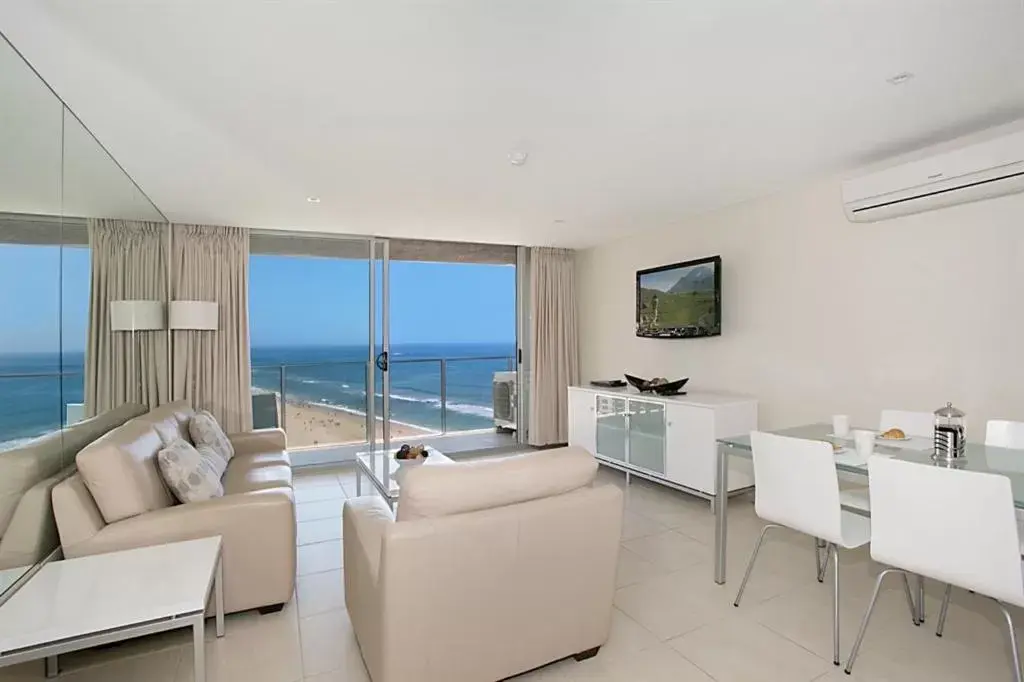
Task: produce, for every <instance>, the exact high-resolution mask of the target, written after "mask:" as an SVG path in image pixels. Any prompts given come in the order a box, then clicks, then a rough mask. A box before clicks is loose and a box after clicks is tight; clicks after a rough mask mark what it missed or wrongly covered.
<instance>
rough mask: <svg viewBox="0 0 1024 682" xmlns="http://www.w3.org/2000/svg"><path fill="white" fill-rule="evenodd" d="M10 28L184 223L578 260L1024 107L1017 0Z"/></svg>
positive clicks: (486, 4)
mask: <svg viewBox="0 0 1024 682" xmlns="http://www.w3.org/2000/svg"><path fill="white" fill-rule="evenodd" d="M0 31H3V32H4V33H5V34H6V35H7V36H8V37H9V38H10V39H11V41H12V42H13V43H14V44H15V45H16V46H17V47H18V48H19V49H20V50H21V51H22V52H23V53H24V54H25V55H26V57H27V58H28V59H29V60H30V61H31V62H32V63H33V64H34V65H35V66H36V67H37V68H38V69H39V71H40V72H41V73H42V74H43V76H44V77H45V78H46V79H47V80H48V81H49V82H50V84H51V85H53V87H54V88H55V89H56V90H57V91H58V92H59V93H60V94H61V95H62V96H63V97H64V99H65V100H66V101H67V102H68V103H69V105H70V106H71V107H72V109H74V110H75V112H76V113H77V114H78V115H79V116H80V117H81V118H82V119H83V120H84V121H85V123H86V124H87V125H88V126H89V127H90V128H91V129H92V131H93V132H94V133H95V134H96V136H97V137H98V138H99V139H100V140H101V141H103V143H104V144H105V145H106V146H107V148H108V149H110V150H111V152H112V153H113V154H114V156H115V157H116V158H117V159H118V160H119V161H120V162H121V164H122V165H123V166H124V167H125V168H126V169H127V170H128V171H129V173H131V174H132V176H133V177H134V178H135V180H136V181H137V182H138V183H139V185H140V186H141V187H142V188H143V189H144V190H145V191H146V192H147V193H148V194H149V195H150V196H151V197H152V198H153V200H154V201H155V203H156V204H157V206H158V207H160V208H161V209H162V210H163V212H164V213H165V214H167V215H168V217H170V218H171V219H172V220H176V221H183V222H204V223H207V222H208V223H229V224H239V225H247V226H253V227H278V228H281V227H283V228H294V229H310V230H330V231H336V232H345V233H355V234H377V235H383V236H404V237H418V238H427V239H450V240H468V241H488V242H503V243H525V244H554V245H564V246H587V245H591V244H594V243H597V242H600V241H602V240H606V239H610V238H613V237H619V236H623V235H627V234H629V233H630V232H632V231H635V230H641V229H644V228H647V227H651V226H655V225H659V224H664V223H665V222H668V221H673V220H676V219H678V218H680V217H681V216H684V215H686V214H691V213H695V212H699V211H705V210H708V209H711V208H716V207H719V206H723V205H726V204H730V203H734V202H737V201H741V200H744V199H748V198H752V197H755V196H760V195H764V194H767V193H770V192H772V191H775V190H777V189H778V188H780V187H783V186H785V185H788V184H791V183H793V182H797V181H799V180H800V179H802V178H804V177H807V176H809V175H813V174H818V173H824V172H835V171H838V170H842V169H849V168H853V167H856V166H859V165H862V164H864V163H867V162H872V161H875V160H877V159H879V158H883V157H885V156H888V155H890V154H894V153H900V152H905V151H907V150H909V149H912V148H915V147H918V146H921V145H924V144H928V143H931V142H934V141H938V140H942V139H947V138H950V137H953V136H956V135H959V134H962V133H967V132H973V131H975V130H978V129H981V128H984V127H987V126H989V125H993V124H997V123H1002V122H1006V121H1008V120H1011V119H1014V118H1017V117H1020V116H1024V7H1022V3H1021V0H677V1H662V2H643V1H641V0H516V1H513V0H508V1H486V0H446V1H439V2H429V3H425V2H396V1H394V0H362V1H359V2H356V1H342V0H339V1H337V2H313V1H301V0H281V1H278V2H255V1H253V0H205V1H204V2H198V0H178V1H176V2H171V1H170V0H166V1H164V2H146V3H130V2H127V1H125V2H105V3H92V2H90V3H82V2H78V1H77V0H46V1H40V0H4V2H3V3H2V4H0ZM905 71H909V72H912V73H914V74H915V77H914V78H913V79H911V80H910V81H909V82H907V83H906V84H904V85H901V86H893V85H890V84H889V83H887V82H886V79H887V78H889V77H891V76H893V75H895V74H897V73H900V72H905ZM520 149H521V150H525V151H528V152H529V159H528V162H527V163H526V164H525V165H524V166H521V167H514V166H512V165H511V164H510V163H509V161H508V154H509V152H511V151H513V150H520ZM307 195H317V196H319V197H321V199H322V201H321V203H319V204H315V205H314V204H309V203H308V202H307V201H306V196H307ZM556 220H562V221H565V222H564V223H556V222H555V221H556Z"/></svg>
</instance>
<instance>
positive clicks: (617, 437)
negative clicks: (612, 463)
mask: <svg viewBox="0 0 1024 682" xmlns="http://www.w3.org/2000/svg"><path fill="white" fill-rule="evenodd" d="M594 399H595V400H596V401H597V454H599V455H602V456H604V457H610V458H611V459H617V460H619V461H620V462H625V461H626V399H625V398H610V397H607V396H603V395H599V396H595V397H594Z"/></svg>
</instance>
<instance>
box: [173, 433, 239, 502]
mask: <svg viewBox="0 0 1024 682" xmlns="http://www.w3.org/2000/svg"><path fill="white" fill-rule="evenodd" d="M157 462H158V463H159V465H160V473H161V475H162V476H163V479H164V481H165V482H166V483H167V486H168V487H169V488H170V489H171V492H173V493H174V496H175V497H177V498H178V501H180V502H201V501H203V500H210V499H213V498H215V497H223V496H224V488H223V486H222V485H221V482H220V478H221V476H223V475H224V469H225V466H226V465H225V464H224V460H223V459H221V457H220V455H219V454H217V453H216V452H215V451H214V450H213V448H211V447H210V446H208V445H200V446H198V447H194V446H193V445H192V444H191V443H189V442H188V441H186V440H182V439H180V438H179V439H177V440H175V441H174V442H172V443H170V444H169V445H167V447H165V448H163V449H162V450H160V452H159V453H157Z"/></svg>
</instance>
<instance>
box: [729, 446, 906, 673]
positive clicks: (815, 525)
mask: <svg viewBox="0 0 1024 682" xmlns="http://www.w3.org/2000/svg"><path fill="white" fill-rule="evenodd" d="M750 444H751V449H752V450H753V457H754V511H755V512H756V513H757V515H758V516H759V517H760V518H761V519H763V520H764V521H767V524H766V525H765V526H764V528H762V529H761V535H760V537H758V539H757V544H756V545H755V546H754V552H753V554H751V556H750V563H749V564H748V565H747V572H746V573H745V574H744V576H743V582H741V583H740V589H739V592H737V593H736V600H735V601H734V602H733V605H734V606H739V605H740V599H742V598H743V591H744V590H745V589H746V587H747V581H749V580H750V574H751V572H752V571H753V570H754V562H756V561H757V554H758V552H760V551H761V544H762V543H763V542H764V538H765V535H766V534H767V533H768V531H769V529H771V528H790V529H792V530H795V531H798V532H801V533H806V534H807V535H810V536H811V537H812V538H814V539H815V542H816V543H817V542H819V540H820V541H823V542H824V543H825V547H824V551H825V556H826V558H828V557H831V560H832V616H833V619H832V640H833V649H834V655H833V662H834V663H835V664H836V665H839V554H838V551H837V548H839V547H842V548H843V549H853V548H855V547H862V546H863V545H865V544H867V543H868V541H869V540H870V539H871V522H870V521H869V520H868V519H867V518H866V517H864V516H859V515H857V514H854V513H853V512H849V511H846V510H844V509H842V508H841V506H840V502H839V477H838V476H837V474H836V465H835V460H834V454H833V450H832V445H831V444H830V443H826V442H823V441H817V440H805V439H802V438H790V437H788V436H779V435H776V434H772V433H764V432H761V431H753V432H751V434H750ZM818 566H819V568H818V580H819V581H821V580H822V579H823V578H824V572H825V570H826V568H827V565H826V566H824V567H823V563H822V562H821V560H820V554H819V564H818ZM907 597H908V599H909V598H910V587H909V585H908V586H907ZM911 611H913V607H911Z"/></svg>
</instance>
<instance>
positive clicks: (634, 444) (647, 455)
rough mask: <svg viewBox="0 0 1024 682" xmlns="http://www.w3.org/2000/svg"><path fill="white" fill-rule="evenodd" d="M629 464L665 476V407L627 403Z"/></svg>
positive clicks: (634, 402)
mask: <svg viewBox="0 0 1024 682" xmlns="http://www.w3.org/2000/svg"><path fill="white" fill-rule="evenodd" d="M629 463H630V464H632V465H633V466H636V467H640V468H641V469H647V470H648V471H651V472H654V473H656V474H661V475H662V476H664V475H665V406H664V405H663V404H661V403H651V402H647V401H646V400H630V401H629Z"/></svg>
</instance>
